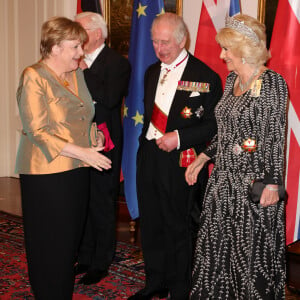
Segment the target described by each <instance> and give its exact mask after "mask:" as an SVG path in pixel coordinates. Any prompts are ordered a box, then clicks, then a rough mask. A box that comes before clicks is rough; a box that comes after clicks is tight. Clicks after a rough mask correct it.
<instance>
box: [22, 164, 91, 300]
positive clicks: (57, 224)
mask: <svg viewBox="0 0 300 300" xmlns="http://www.w3.org/2000/svg"><path fill="white" fill-rule="evenodd" d="M20 183H21V196H22V209H23V219H24V233H25V248H26V255H27V262H28V273H29V280H30V284H31V286H32V290H33V293H34V296H35V299H37V300H48V299H49V300H53V299H56V300H68V299H72V294H73V288H74V262H75V258H76V254H77V251H78V246H79V241H80V237H81V235H82V231H83V226H84V220H85V218H86V209H87V201H88V196H89V168H78V169H74V170H71V171H67V172H62V173H56V174H49V175H48V174H47V175H20Z"/></svg>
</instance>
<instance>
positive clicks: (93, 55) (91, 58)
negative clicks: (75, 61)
mask: <svg viewBox="0 0 300 300" xmlns="http://www.w3.org/2000/svg"><path fill="white" fill-rule="evenodd" d="M104 47H105V44H102V45H101V46H100V47H99V48H97V49H96V50H95V51H94V52H92V53H88V54H85V55H84V61H85V63H86V64H87V66H88V68H90V67H91V65H92V64H93V62H94V60H95V59H96V57H97V56H98V55H99V53H100V52H101V51H102V49H103V48H104Z"/></svg>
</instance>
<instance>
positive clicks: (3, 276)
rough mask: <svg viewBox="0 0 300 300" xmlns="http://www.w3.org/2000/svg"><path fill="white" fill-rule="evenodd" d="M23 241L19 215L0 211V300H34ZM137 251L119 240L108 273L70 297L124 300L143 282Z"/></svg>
mask: <svg viewBox="0 0 300 300" xmlns="http://www.w3.org/2000/svg"><path fill="white" fill-rule="evenodd" d="M23 243H24V240H23V225H22V218H21V217H18V216H14V215H11V214H7V213H5V212H2V211H0V300H21V299H26V300H34V297H33V296H32V294H31V292H30V285H29V281H28V277H27V264H26V257H25V251H24V244H23ZM139 253H140V249H139V248H138V247H135V246H133V245H129V244H126V243H123V242H118V245H117V251H116V257H115V259H114V262H113V264H112V266H111V267H110V270H109V275H108V276H107V277H106V278H105V279H103V280H102V281H101V282H100V283H98V284H93V285H90V286H83V285H79V284H76V283H75V288H74V296H73V300H102V299H114V300H119V299H127V298H128V296H130V295H132V294H134V293H135V292H136V291H137V290H139V289H140V288H142V287H143V285H144V279H145V275H144V264H143V260H142V259H140V258H139ZM80 276H82V275H80ZM80 276H78V277H77V278H76V282H77V281H78V280H79V278H80ZM297 299H298V300H299V299H300V295H299V294H296V293H292V292H291V291H290V290H288V289H287V290H286V300H297Z"/></svg>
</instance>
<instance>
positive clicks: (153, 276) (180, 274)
mask: <svg viewBox="0 0 300 300" xmlns="http://www.w3.org/2000/svg"><path fill="white" fill-rule="evenodd" d="M151 33H152V40H153V46H154V50H155V53H156V56H157V58H158V59H159V60H160V61H159V62H157V63H155V64H153V65H151V66H150V67H149V68H148V70H147V71H146V73H145V82H144V84H145V95H144V106H145V111H144V126H143V129H142V133H141V136H140V138H139V142H140V145H139V150H138V154H137V193H138V203H139V210H140V229H141V241H142V250H143V256H144V261H145V273H146V286H145V288H144V289H142V290H140V291H138V292H137V293H136V294H135V295H133V296H131V297H129V299H152V297H154V296H159V297H164V296H166V295H167V294H168V293H169V292H170V297H171V299H172V300H175V299H176V300H177V299H178V300H179V299H180V300H183V299H188V296H189V289H190V280H191V265H192V262H191V260H192V242H191V240H192V233H191V229H192V228H191V217H192V213H194V207H195V200H197V201H199V200H200V199H194V197H193V195H195V194H196V195H197V194H198V193H195V191H194V190H193V187H192V188H191V187H190V186H188V185H187V183H186V182H185V177H184V173H185V170H186V166H187V165H188V164H190V163H191V162H192V161H193V158H194V157H195V155H197V154H199V153H200V152H201V151H203V150H204V149H205V147H206V144H207V143H208V142H209V141H210V139H211V138H212V137H213V136H214V134H215V133H216V128H217V126H216V121H215V116H214V108H215V105H216V104H217V102H218V100H219V99H220V97H221V95H222V86H221V81H220V78H219V76H218V75H217V74H216V73H215V72H213V71H212V70H211V69H210V68H209V67H208V66H206V65H205V64H204V63H203V62H201V61H199V60H198V59H196V58H195V57H194V56H192V55H191V54H190V53H188V52H187V51H186V50H185V44H186V40H187V34H188V33H187V28H186V25H185V24H184V22H183V20H182V18H181V17H179V16H177V15H175V14H172V13H166V14H163V15H160V16H158V17H157V18H156V19H155V20H154V22H153V24H152V30H151ZM207 177H208V171H207V168H206V169H204V170H203V171H202V173H201V174H200V176H199V182H198V185H200V186H201V185H202V189H204V187H203V186H204V185H205V184H206V180H207Z"/></svg>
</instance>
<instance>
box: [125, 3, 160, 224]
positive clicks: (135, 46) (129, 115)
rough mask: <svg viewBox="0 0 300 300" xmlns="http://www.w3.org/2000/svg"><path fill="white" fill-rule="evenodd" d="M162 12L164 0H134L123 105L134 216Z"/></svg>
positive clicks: (127, 180) (135, 214)
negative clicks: (149, 75)
mask: <svg viewBox="0 0 300 300" xmlns="http://www.w3.org/2000/svg"><path fill="white" fill-rule="evenodd" d="M161 13H164V3H163V0H134V4H133V11H132V25H131V35H130V46H129V61H130V63H131V68H132V71H131V78H130V82H129V94H128V96H127V97H126V99H125V105H124V119H123V128H124V144H123V156H122V171H123V176H124V193H125V198H126V202H127V207H128V211H129V213H130V216H131V218H132V219H136V218H137V217H138V216H139V211H138V203H137V195H136V153H137V149H138V137H139V135H140V133H141V130H142V126H143V114H144V106H143V98H144V74H145V71H146V69H147V68H148V66H149V65H151V64H153V63H154V62H155V61H156V60H157V58H156V56H155V53H154V50H153V45H152V40H151V32H150V29H151V25H152V21H153V19H154V18H155V17H156V16H157V15H158V14H161Z"/></svg>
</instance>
